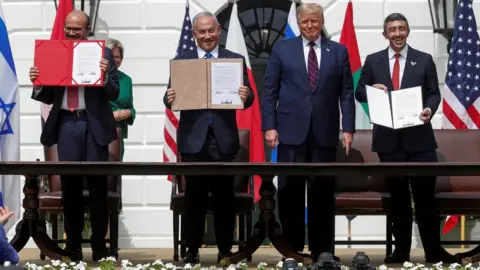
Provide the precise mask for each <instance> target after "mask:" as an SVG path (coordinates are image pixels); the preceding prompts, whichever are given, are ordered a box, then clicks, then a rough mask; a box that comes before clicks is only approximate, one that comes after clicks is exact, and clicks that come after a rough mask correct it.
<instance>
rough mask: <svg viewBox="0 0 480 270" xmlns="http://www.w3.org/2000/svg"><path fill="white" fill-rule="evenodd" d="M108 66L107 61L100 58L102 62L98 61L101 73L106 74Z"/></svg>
mask: <svg viewBox="0 0 480 270" xmlns="http://www.w3.org/2000/svg"><path fill="white" fill-rule="evenodd" d="M108 66H109V62H108V60H107V59H105V58H102V60H100V70H102V72H103V73H104V74H106V73H107V71H108Z"/></svg>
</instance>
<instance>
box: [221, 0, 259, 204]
mask: <svg viewBox="0 0 480 270" xmlns="http://www.w3.org/2000/svg"><path fill="white" fill-rule="evenodd" d="M225 48H226V49H228V50H230V51H232V52H236V53H239V54H241V55H243V56H244V57H245V64H246V65H247V71H248V81H249V82H250V86H251V87H252V91H253V92H254V95H255V102H254V103H253V105H252V106H251V107H250V108H248V109H246V110H237V125H238V128H239V129H248V130H250V162H265V148H264V144H263V134H262V130H261V126H262V125H261V117H260V103H259V100H258V92H257V87H256V85H255V80H254V79H253V74H252V68H251V66H250V60H249V58H248V52H247V46H245V39H244V38H243V32H242V28H241V27H240V21H239V20H238V8H237V3H236V1H234V4H233V8H232V13H231V15H230V22H229V26H228V36H227V43H226V46H225ZM261 184H262V180H261V178H260V177H259V176H257V175H256V176H255V177H254V186H255V190H254V193H255V202H257V201H258V200H260V193H259V190H260V185H261Z"/></svg>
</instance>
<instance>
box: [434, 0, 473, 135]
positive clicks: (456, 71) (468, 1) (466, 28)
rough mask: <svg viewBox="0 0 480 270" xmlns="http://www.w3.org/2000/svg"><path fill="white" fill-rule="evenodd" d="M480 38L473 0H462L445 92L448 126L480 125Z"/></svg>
mask: <svg viewBox="0 0 480 270" xmlns="http://www.w3.org/2000/svg"><path fill="white" fill-rule="evenodd" d="M479 90H480V39H479V38H478V33H477V23H476V21H475V15H474V13H473V7H472V0H460V1H459V3H458V7H457V12H456V18H455V26H454V30H453V39H452V44H451V48H450V55H449V58H448V68H447V75H446V78H445V90H444V95H443V114H444V117H443V128H444V129H478V128H479V127H480V113H479V111H480V100H479V99H478V97H479V94H480V91H479Z"/></svg>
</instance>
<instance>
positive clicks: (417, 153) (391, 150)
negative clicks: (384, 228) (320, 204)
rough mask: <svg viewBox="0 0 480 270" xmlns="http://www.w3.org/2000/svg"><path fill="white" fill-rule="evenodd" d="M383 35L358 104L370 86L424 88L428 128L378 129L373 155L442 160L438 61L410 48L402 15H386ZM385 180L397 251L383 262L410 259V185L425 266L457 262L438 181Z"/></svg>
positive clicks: (368, 65)
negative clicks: (445, 244) (444, 242)
mask: <svg viewBox="0 0 480 270" xmlns="http://www.w3.org/2000/svg"><path fill="white" fill-rule="evenodd" d="M383 31H384V32H383V35H384V37H385V39H387V40H389V43H390V46H389V47H388V48H387V49H385V50H382V51H379V52H376V53H374V54H371V55H368V56H367V59H366V60H365V63H364V65H363V68H362V75H361V77H360V81H359V82H358V87H357V91H356V93H355V98H356V99H357V100H358V101H359V102H367V95H366V88H365V86H366V85H370V86H373V87H375V88H378V89H379V91H396V90H398V89H404V88H409V87H416V86H421V87H422V92H423V108H424V109H423V111H422V112H420V119H421V120H423V121H424V123H425V124H424V125H420V126H415V127H409V128H404V129H398V130H394V129H391V128H388V127H383V126H379V125H374V126H373V139H372V151H373V152H377V154H378V157H379V159H380V161H381V162H408V161H411V162H438V160H437V155H436V152H435V149H436V148H437V143H436V141H435V136H434V134H433V129H432V125H431V123H430V119H431V118H432V116H433V115H434V114H435V112H436V111H437V109H438V106H439V104H440V99H441V98H440V90H439V88H438V78H437V69H436V67H435V63H434V62H433V59H432V56H431V55H430V54H427V53H424V52H420V51H418V50H415V49H413V48H412V47H411V46H409V45H407V38H408V34H409V33H410V28H409V26H408V21H407V19H406V18H405V16H403V15H402V14H399V13H393V14H390V15H388V16H387V17H386V18H385V21H384V24H383ZM419 178H423V179H419ZM410 180H411V181H410ZM386 181H387V186H388V189H389V192H390V194H391V204H390V214H391V218H392V223H393V234H394V237H395V251H394V252H393V254H391V255H389V256H387V257H386V258H385V263H403V262H405V261H409V260H410V247H411V245H412V224H413V213H412V205H411V202H412V201H411V197H410V187H411V191H412V195H413V200H414V202H415V218H416V222H417V224H418V228H419V230H420V236H421V238H422V244H423V247H424V250H425V256H426V260H427V262H432V263H433V262H440V261H443V262H444V263H447V262H448V263H451V262H454V261H456V258H455V257H454V256H452V255H451V254H449V253H448V252H447V251H445V249H443V248H442V246H441V244H440V224H439V222H440V216H439V213H438V212H437V210H436V205H435V181H436V177H435V176H433V177H409V178H406V177H402V176H392V177H388V178H387V179H386Z"/></svg>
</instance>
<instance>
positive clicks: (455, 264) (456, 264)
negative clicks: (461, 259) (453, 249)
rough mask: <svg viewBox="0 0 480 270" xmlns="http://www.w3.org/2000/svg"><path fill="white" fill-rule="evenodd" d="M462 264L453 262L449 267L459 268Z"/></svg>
mask: <svg viewBox="0 0 480 270" xmlns="http://www.w3.org/2000/svg"><path fill="white" fill-rule="evenodd" d="M460 266H461V265H460V264H458V263H452V264H450V266H449V267H448V268H450V269H457V268H459V267H460Z"/></svg>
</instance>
